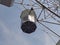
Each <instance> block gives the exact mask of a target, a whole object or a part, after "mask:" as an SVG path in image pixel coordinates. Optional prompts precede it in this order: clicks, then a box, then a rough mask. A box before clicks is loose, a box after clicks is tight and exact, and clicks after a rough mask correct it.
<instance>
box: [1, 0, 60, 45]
mask: <svg viewBox="0 0 60 45" xmlns="http://www.w3.org/2000/svg"><path fill="white" fill-rule="evenodd" d="M16 1H17V2H19V1H20V0H16ZM26 2H28V1H26ZM22 10H24V8H23V7H22V6H21V5H18V4H14V5H13V6H12V7H6V6H4V5H1V4H0V45H55V42H53V40H52V39H51V38H50V37H49V36H48V34H46V33H44V32H43V31H41V30H47V29H46V28H44V27H43V26H41V25H39V24H38V23H37V29H36V31H35V32H34V33H32V34H26V33H24V32H22V30H21V28H20V26H21V19H20V14H21V12H22ZM49 20H50V19H49ZM51 20H52V19H51ZM44 24H46V23H44ZM46 25H47V26H49V27H50V28H52V29H54V31H55V32H56V33H58V34H60V32H59V30H60V27H59V26H55V25H54V27H53V25H52V26H51V25H48V24H46ZM56 27H57V28H58V30H55V29H56ZM50 33H51V32H50ZM53 35H54V34H53ZM54 36H55V35H54ZM52 37H53V36H52ZM53 38H54V37H53ZM55 39H56V40H55ZM54 40H55V41H56V42H57V41H58V38H57V37H56V36H55V38H54Z"/></svg>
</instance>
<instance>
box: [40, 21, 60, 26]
mask: <svg viewBox="0 0 60 45" xmlns="http://www.w3.org/2000/svg"><path fill="white" fill-rule="evenodd" d="M39 21H40V20H39ZM40 22H45V23H49V24H55V25H60V24H59V23H54V22H49V21H43V20H42V21H40Z"/></svg>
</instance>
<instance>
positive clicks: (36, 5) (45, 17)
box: [0, 0, 60, 45]
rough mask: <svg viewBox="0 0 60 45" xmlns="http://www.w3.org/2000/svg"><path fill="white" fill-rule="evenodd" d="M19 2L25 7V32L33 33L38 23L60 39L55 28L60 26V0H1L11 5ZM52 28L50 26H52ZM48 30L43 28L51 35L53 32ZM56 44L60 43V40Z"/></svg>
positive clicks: (23, 28)
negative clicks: (17, 0) (16, 0)
mask: <svg viewBox="0 0 60 45" xmlns="http://www.w3.org/2000/svg"><path fill="white" fill-rule="evenodd" d="M13 3H14V4H18V5H20V6H22V7H23V10H22V13H21V14H20V18H21V23H22V25H21V29H22V31H23V32H25V33H28V34H30V33H33V32H34V31H35V30H36V28H37V27H38V26H36V22H38V24H40V25H42V26H43V27H45V28H46V29H47V30H48V31H50V32H52V33H53V34H54V35H56V36H57V37H58V38H59V39H60V35H59V34H58V33H56V32H55V31H54V30H58V29H57V28H56V26H57V27H59V26H60V1H59V0H20V2H14V0H9V1H8V0H6V1H4V0H0V4H3V5H5V6H8V7H11V6H12V4H13ZM49 26H50V27H52V28H53V29H52V28H50V27H49ZM47 30H41V31H43V32H45V33H47V34H48V35H49V36H50V37H51V35H50V34H51V33H49V32H48V31H47ZM56 45H60V40H59V41H58V43H57V44H56Z"/></svg>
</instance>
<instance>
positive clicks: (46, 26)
mask: <svg viewBox="0 0 60 45" xmlns="http://www.w3.org/2000/svg"><path fill="white" fill-rule="evenodd" d="M38 23H39V24H41V25H42V26H44V27H45V28H47V29H48V30H49V31H51V32H52V33H53V34H55V35H56V36H58V37H59V38H60V35H58V34H57V33H56V32H54V31H53V30H51V29H50V28H49V27H47V26H46V25H44V24H43V23H41V22H40V21H38Z"/></svg>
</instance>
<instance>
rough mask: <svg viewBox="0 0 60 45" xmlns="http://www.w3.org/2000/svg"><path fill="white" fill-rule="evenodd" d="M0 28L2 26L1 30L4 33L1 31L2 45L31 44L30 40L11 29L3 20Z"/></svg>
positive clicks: (0, 42) (0, 43) (0, 22)
mask: <svg viewBox="0 0 60 45" xmlns="http://www.w3.org/2000/svg"><path fill="white" fill-rule="evenodd" d="M0 28H2V30H0V31H1V33H2V34H1V33H0V45H29V41H27V40H26V39H25V38H24V37H23V35H22V34H19V33H15V32H13V31H11V30H9V29H8V28H7V27H6V25H5V24H4V23H3V22H2V21H1V20H0ZM1 35H2V36H1ZM1 40H2V41H1Z"/></svg>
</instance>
